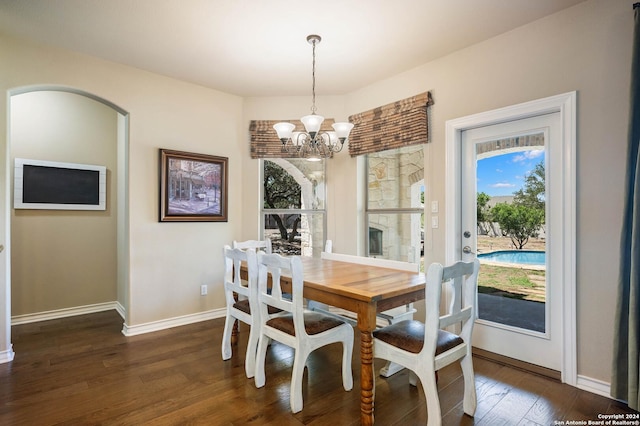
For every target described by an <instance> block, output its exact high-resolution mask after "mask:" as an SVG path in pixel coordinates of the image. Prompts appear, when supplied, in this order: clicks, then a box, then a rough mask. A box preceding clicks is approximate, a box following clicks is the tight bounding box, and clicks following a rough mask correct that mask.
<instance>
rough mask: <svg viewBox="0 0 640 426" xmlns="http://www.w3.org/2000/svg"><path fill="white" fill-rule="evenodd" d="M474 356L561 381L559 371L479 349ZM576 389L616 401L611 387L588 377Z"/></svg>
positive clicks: (581, 378) (474, 349)
mask: <svg viewBox="0 0 640 426" xmlns="http://www.w3.org/2000/svg"><path fill="white" fill-rule="evenodd" d="M473 355H474V356H477V357H479V358H485V359H488V360H490V361H494V362H497V363H499V364H503V365H508V366H510V367H514V368H518V369H520V370H524V371H528V372H530V373H534V374H538V375H541V376H545V377H549V378H551V379H554V380H558V381H561V374H560V372H559V371H555V370H551V369H548V368H545V367H540V366H537V365H534V364H529V363H527V362H523V361H519V360H517V359H513V358H509V357H506V356H503V355H498V354H495V353H493V352H489V351H485V350H482V349H478V348H475V347H474V348H473ZM576 387H577V388H578V389H581V390H584V391H587V392H591V393H594V394H596V395H600V396H604V397H605V398H609V399H614V398H612V397H611V385H610V384H609V383H607V382H604V381H602V380H598V379H593V378H591V377H587V376H581V375H578V380H577V381H576Z"/></svg>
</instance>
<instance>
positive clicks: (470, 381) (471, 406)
mask: <svg viewBox="0 0 640 426" xmlns="http://www.w3.org/2000/svg"><path fill="white" fill-rule="evenodd" d="M460 366H461V367H462V377H463V378H464V401H463V403H462V407H463V408H464V412H465V413H466V414H468V415H470V416H471V417H473V415H474V414H475V412H476V405H477V397H476V383H475V377H474V373H473V360H472V358H471V354H468V355H467V356H465V357H464V358H462V360H461V361H460Z"/></svg>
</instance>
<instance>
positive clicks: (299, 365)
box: [289, 348, 308, 413]
mask: <svg viewBox="0 0 640 426" xmlns="http://www.w3.org/2000/svg"><path fill="white" fill-rule="evenodd" d="M307 356H308V354H307V353H306V351H303V350H302V349H300V348H298V349H296V354H295V356H294V359H293V371H292V372H291V391H290V396H289V402H290V404H291V411H292V412H293V413H298V412H300V411H302V405H303V402H302V379H303V377H304V367H305V364H306V363H307Z"/></svg>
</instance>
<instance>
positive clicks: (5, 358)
mask: <svg viewBox="0 0 640 426" xmlns="http://www.w3.org/2000/svg"><path fill="white" fill-rule="evenodd" d="M14 356H15V352H13V345H9V349H8V350H6V351H2V352H0V364H4V363H6V362H11V361H13V357H14Z"/></svg>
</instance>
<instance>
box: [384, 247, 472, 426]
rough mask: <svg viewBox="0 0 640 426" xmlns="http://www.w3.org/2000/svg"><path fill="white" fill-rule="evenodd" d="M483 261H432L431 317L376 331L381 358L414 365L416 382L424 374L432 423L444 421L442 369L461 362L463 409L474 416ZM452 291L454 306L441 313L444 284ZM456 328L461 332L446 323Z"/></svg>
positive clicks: (427, 297)
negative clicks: (475, 343) (476, 329)
mask: <svg viewBox="0 0 640 426" xmlns="http://www.w3.org/2000/svg"><path fill="white" fill-rule="evenodd" d="M479 269H480V262H479V261H478V259H475V260H474V261H473V262H456V263H454V264H453V265H451V266H447V267H443V266H442V265H441V264H439V263H434V264H432V265H431V266H429V270H428V271H427V285H426V290H425V310H426V319H425V322H424V323H422V322H420V321H415V320H406V321H401V322H398V323H395V324H391V325H389V326H387V327H383V328H381V329H378V330H375V331H374V332H373V353H374V356H375V357H376V358H382V359H386V360H388V361H392V362H394V363H397V364H399V365H402V366H403V367H405V368H408V369H409V370H411V374H410V375H409V377H410V380H409V381H410V383H411V384H412V385H414V386H415V385H416V383H417V379H420V382H421V383H422V388H423V391H424V395H425V397H426V400H427V424H428V425H429V426H436V425H440V424H441V423H442V414H441V410H440V399H439V397H438V388H437V386H436V371H438V370H439V369H440V368H442V367H444V366H446V365H449V364H451V363H453V362H456V361H458V362H460V365H461V367H462V375H463V380H464V397H463V403H462V406H463V409H464V412H465V413H466V414H468V415H469V416H472V417H473V415H474V413H475V410H476V403H477V402H476V388H475V379H474V372H473V360H472V358H471V335H472V332H473V324H474V321H475V319H476V305H477V303H476V301H477V283H478V271H479ZM447 283H450V285H448V286H447V288H448V289H449V290H450V293H449V300H450V303H449V306H448V307H447V309H446V312H445V313H444V315H441V314H440V304H441V296H442V293H443V292H442V288H443V286H444V285H447ZM452 327H456V328H457V329H458V330H460V332H459V334H454V333H453V332H451V331H447V330H445V328H452Z"/></svg>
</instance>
